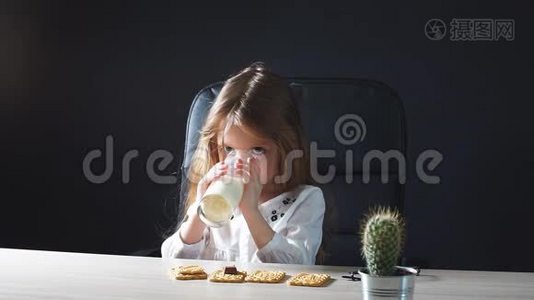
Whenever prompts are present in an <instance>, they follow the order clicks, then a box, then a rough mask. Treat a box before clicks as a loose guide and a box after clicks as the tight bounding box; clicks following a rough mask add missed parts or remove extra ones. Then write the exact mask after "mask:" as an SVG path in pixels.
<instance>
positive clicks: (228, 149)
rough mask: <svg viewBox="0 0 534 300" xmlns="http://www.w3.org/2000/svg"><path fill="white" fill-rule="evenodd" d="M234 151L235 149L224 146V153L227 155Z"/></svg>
mask: <svg viewBox="0 0 534 300" xmlns="http://www.w3.org/2000/svg"><path fill="white" fill-rule="evenodd" d="M233 150H234V148H232V147H229V146H224V152H226V153H230V152H232V151H233Z"/></svg>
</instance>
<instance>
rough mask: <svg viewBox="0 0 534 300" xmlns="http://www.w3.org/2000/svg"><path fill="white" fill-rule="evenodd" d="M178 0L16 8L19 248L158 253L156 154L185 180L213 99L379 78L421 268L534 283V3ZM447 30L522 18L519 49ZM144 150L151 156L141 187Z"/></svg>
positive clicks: (12, 95) (4, 102)
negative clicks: (434, 33) (401, 132)
mask: <svg viewBox="0 0 534 300" xmlns="http://www.w3.org/2000/svg"><path fill="white" fill-rule="evenodd" d="M178 2H180V1H166V2H155V1H145V2H141V1H124V2H123V3H119V2H114V1H113V2H102V3H98V2H91V1H87V2H85V3H82V2H78V1H34V2H31V1H8V2H1V3H2V4H1V6H0V88H1V89H0V99H1V100H0V120H1V127H0V132H1V133H2V134H1V140H0V151H1V152H0V155H1V160H0V161H1V164H0V170H1V174H2V175H1V178H0V182H1V190H0V198H1V206H0V207H1V210H0V211H1V219H0V222H1V223H0V234H1V235H0V246H1V247H16V248H35V249H53V250H65V251H83V252H96V253H116V254H126V253H130V252H132V251H135V250H138V249H142V248H149V247H154V246H158V245H159V243H160V234H161V232H162V231H163V229H165V228H166V227H167V226H169V224H171V220H170V219H168V217H167V212H168V211H170V210H171V208H172V206H173V205H172V199H173V195H174V194H175V190H176V187H175V186H173V185H161V184H155V183H153V182H152V181H151V180H150V179H149V178H148V176H147V174H146V172H145V163H146V161H147V158H148V156H149V155H150V154H151V153H152V152H153V151H154V150H157V149H164V150H167V151H170V152H172V153H173V155H174V157H175V161H174V163H173V165H172V167H169V168H167V169H166V170H165V171H163V172H162V173H163V174H170V173H172V172H174V171H176V170H177V167H176V166H177V165H178V164H179V163H180V162H181V157H182V151H183V147H182V143H183V140H184V131H185V120H186V117H187V113H188V107H189V104H190V101H191V100H192V98H193V96H194V95H195V93H196V92H197V91H198V90H199V89H200V88H202V87H203V86H205V85H207V84H209V83H211V82H214V81H218V80H222V79H224V78H225V76H227V75H228V74H230V73H232V72H235V71H237V70H238V69H240V68H241V67H243V66H245V65H247V64H248V63H250V62H252V61H255V60H263V61H265V62H267V63H268V64H269V65H270V67H271V68H272V69H274V70H275V71H277V72H278V73H280V74H282V75H284V76H320V77H328V76H331V77H356V78H372V79H377V80H380V81H383V82H385V83H387V84H388V85H390V86H392V87H393V88H395V89H396V90H397V91H398V92H399V94H400V96H401V98H402V99H403V100H404V104H405V108H406V114H407V124H408V135H409V140H408V142H409V144H408V146H409V150H408V157H409V159H410V163H409V166H410V169H409V171H408V182H407V184H406V192H407V195H406V214H407V221H408V240H407V249H406V253H407V256H408V257H410V258H412V259H413V261H414V262H417V263H421V264H423V265H425V266H430V267H434V268H456V269H491V270H495V269H496V270H529V271H534V259H533V258H532V252H533V251H534V248H533V247H532V242H531V239H532V231H533V230H534V225H533V223H532V217H531V215H532V211H533V210H534V205H533V201H534V198H533V197H532V192H531V187H532V183H531V181H532V178H533V176H532V169H533V167H534V165H533V162H534V159H533V158H532V155H533V154H534V147H533V144H534V143H533V142H532V138H533V136H534V134H533V126H532V124H531V118H529V117H530V114H531V112H532V109H533V108H534V105H533V104H532V95H531V90H532V88H531V86H532V82H531V80H532V57H531V53H533V48H532V34H533V32H532V20H531V19H532V18H531V16H530V14H528V12H530V10H529V8H528V6H527V5H526V4H520V3H519V2H515V1H506V2H503V1H493V3H490V2H487V1H484V2H480V3H478V4H477V3H466V2H465V1H455V3H452V2H451V1H443V2H435V1H419V3H411V4H406V3H399V1H392V2H391V3H377V2H373V4H369V3H368V2H367V1H366V2H363V1H361V2H360V1H347V2H332V1H328V2H326V3H324V4H321V5H318V4H314V3H312V2H311V1H295V2H291V1H287V2H291V3H286V4H274V3H272V2H265V3H263V4H260V3H257V4H252V2H253V1H248V3H249V4H242V3H240V4H237V3H236V4H232V3H229V2H225V1H222V2H221V1H219V2H218V4H217V2H214V3H212V4H211V3H203V2H200V1H191V2H190V3H186V4H178ZM431 18H440V19H443V20H444V21H446V22H449V21H450V20H451V19H452V18H493V19H499V18H512V19H514V20H515V26H516V28H515V34H516V38H515V40H514V41H511V42H506V41H498V42H453V41H449V40H447V38H446V39H445V40H441V41H431V40H429V39H428V38H427V37H426V36H425V34H424V25H425V23H426V22H427V21H428V20H429V19H431ZM107 135H112V136H113V138H114V158H115V168H114V173H113V175H112V177H111V178H110V179H109V180H108V181H107V182H105V183H103V184H100V185H96V184H92V183H90V182H89V181H88V180H86V179H85V177H84V175H83V172H82V160H83V158H84V156H85V155H86V154H87V153H88V152H89V151H90V150H92V149H97V148H103V147H104V145H105V138H106V136H107ZM130 149H137V150H138V151H139V153H140V156H139V158H137V159H136V160H134V161H133V163H132V172H131V179H130V183H128V184H123V183H122V182H121V176H122V172H121V166H120V164H121V159H122V157H123V155H124V153H126V152H127V151H128V150H130ZM425 149H437V150H439V151H440V152H441V153H443V155H444V161H443V162H442V163H441V165H440V166H439V167H438V169H436V171H435V173H436V174H438V175H440V176H441V183H440V184H438V185H426V184H423V183H422V182H421V181H419V180H418V179H417V177H416V176H415V170H414V161H415V159H416V158H417V155H418V154H419V153H420V152H422V151H423V150H425ZM99 163H100V165H98V164H97V166H95V168H94V171H95V172H98V171H101V170H103V168H104V165H103V161H100V162H99ZM354 253H355V255H358V249H355V250H354Z"/></svg>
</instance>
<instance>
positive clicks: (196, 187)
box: [161, 63, 325, 264]
mask: <svg viewBox="0 0 534 300" xmlns="http://www.w3.org/2000/svg"><path fill="white" fill-rule="evenodd" d="M230 154H231V155H235V156H237V157H238V158H239V159H238V161H237V163H236V165H235V167H236V168H237V170H238V171H237V173H238V174H239V175H240V176H242V177H243V181H244V182H245V183H246V184H245V188H244V192H243V196H242V198H241V202H240V204H239V207H238V208H236V210H235V211H234V215H233V217H232V219H231V221H230V222H229V223H227V225H225V226H223V227H220V228H213V227H207V226H206V225H204V223H202V221H201V220H200V219H199V217H198V215H197V207H198V202H199V201H200V199H201V198H202V195H203V194H204V192H205V191H206V189H207V187H208V186H209V184H210V183H211V182H212V181H213V180H215V179H217V178H219V177H220V176H223V175H224V174H226V172H227V171H228V166H227V165H226V164H225V162H224V159H225V158H226V156H227V155H230ZM311 182H312V181H311V178H310V173H309V154H308V151H307V144H306V141H305V139H304V134H303V130H302V126H301V123H300V115H299V112H298V109H297V105H296V103H295V101H294V99H293V98H292V96H291V92H290V88H289V86H288V84H287V83H286V82H285V81H284V80H283V79H282V78H280V77H279V76H277V75H275V74H273V73H271V72H270V71H268V70H266V69H265V68H264V66H263V65H262V64H261V63H255V64H252V65H251V66H249V67H247V68H245V69H243V70H242V71H241V72H239V74H237V75H235V76H233V77H231V78H230V79H228V80H227V81H226V82H225V84H224V86H223V88H222V90H221V92H220V93H219V95H218V96H217V98H216V99H215V101H214V103H213V105H212V107H211V109H210V111H209V113H208V117H207V119H206V123H205V124H204V126H203V128H202V130H201V132H200V139H199V144H198V147H197V149H196V151H195V154H194V156H193V160H192V164H191V167H190V169H189V174H188V187H189V188H188V193H187V200H186V215H185V218H184V220H183V221H182V223H181V225H180V226H179V227H178V230H177V231H176V233H174V234H173V235H172V236H170V237H169V238H167V239H166V240H165V241H164V242H163V244H162V246H161V253H162V256H163V257H177V258H198V259H214V260H226V261H238V262H270V263H292V264H314V263H315V256H316V255H317V251H318V249H319V246H320V244H321V239H322V224H323V216H324V211H325V203H324V198H323V194H322V191H321V189H319V188H318V187H315V186H313V185H310V184H311Z"/></svg>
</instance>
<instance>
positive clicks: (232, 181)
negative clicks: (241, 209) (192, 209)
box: [198, 175, 244, 227]
mask: <svg viewBox="0 0 534 300" xmlns="http://www.w3.org/2000/svg"><path fill="white" fill-rule="evenodd" d="M243 189H244V184H243V179H242V178H240V177H234V176H230V175H224V176H222V177H221V178H219V179H218V180H214V181H213V182H211V184H210V185H209V186H208V189H207V190H206V192H205V193H204V195H203V197H202V199H201V202H200V205H199V208H198V214H199V216H200V219H201V220H202V221H203V222H204V223H206V225H209V226H212V227H220V226H223V225H224V224H225V223H227V222H228V221H229V220H230V218H231V217H232V213H233V211H234V209H235V208H236V207H237V206H238V205H239V201H241V197H242V196H243Z"/></svg>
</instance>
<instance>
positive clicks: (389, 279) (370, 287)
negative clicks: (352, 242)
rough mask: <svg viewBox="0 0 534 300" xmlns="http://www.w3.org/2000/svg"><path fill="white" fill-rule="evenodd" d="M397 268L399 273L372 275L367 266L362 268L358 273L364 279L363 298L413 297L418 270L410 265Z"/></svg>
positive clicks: (409, 299) (407, 298)
mask: <svg viewBox="0 0 534 300" xmlns="http://www.w3.org/2000/svg"><path fill="white" fill-rule="evenodd" d="M395 268H396V269H397V273H398V274H399V275H394V276H371V275H369V273H368V271H367V269H366V268H363V269H360V270H359V271H358V273H359V274H360V276H361V279H362V293H363V299H364V300H374V299H380V300H383V299H402V300H411V299H413V292H414V284H415V276H416V275H417V270H416V269H414V268H409V267H398V266H397V267H395Z"/></svg>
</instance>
